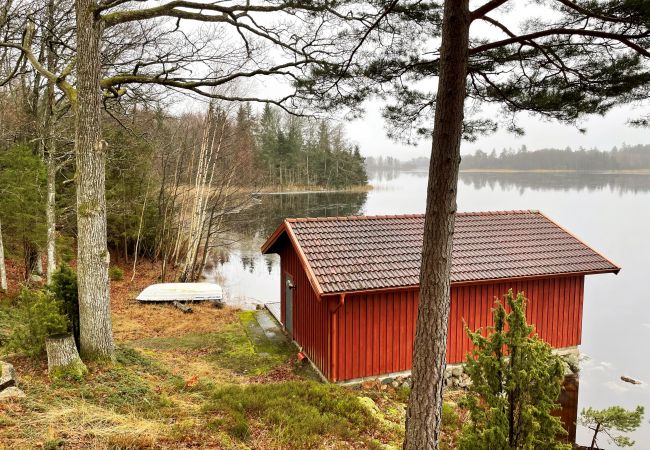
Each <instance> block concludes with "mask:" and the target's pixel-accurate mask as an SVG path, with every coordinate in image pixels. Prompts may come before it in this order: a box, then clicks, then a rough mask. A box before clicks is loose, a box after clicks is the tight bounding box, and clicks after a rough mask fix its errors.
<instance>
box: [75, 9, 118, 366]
mask: <svg viewBox="0 0 650 450" xmlns="http://www.w3.org/2000/svg"><path fill="white" fill-rule="evenodd" d="M96 8H97V3H96V2H95V0H75V9H76V13H77V89H78V98H77V110H76V114H75V131H76V133H75V151H76V156H77V178H76V182H77V229H78V231H77V233H78V238H77V245H78V250H77V253H78V278H79V322H80V328H81V334H80V340H81V342H80V345H81V354H82V357H84V358H90V359H112V358H113V352H114V344H113V333H112V326H111V308H110V299H109V282H108V266H109V262H110V255H109V253H108V248H107V242H106V190H105V169H106V147H107V144H106V143H105V142H104V141H102V139H101V128H100V127H101V124H100V118H101V109H100V107H101V91H100V87H99V80H100V76H101V64H100V56H101V55H100V51H101V36H102V23H101V21H99V20H97V17H96Z"/></svg>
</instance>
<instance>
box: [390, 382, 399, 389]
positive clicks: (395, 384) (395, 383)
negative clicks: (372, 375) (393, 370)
mask: <svg viewBox="0 0 650 450" xmlns="http://www.w3.org/2000/svg"><path fill="white" fill-rule="evenodd" d="M390 385H391V386H392V387H394V388H395V389H397V388H398V387H400V384H399V383H398V382H397V381H393V382H392V383H391V384H390Z"/></svg>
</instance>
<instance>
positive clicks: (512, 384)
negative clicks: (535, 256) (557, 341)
mask: <svg viewBox="0 0 650 450" xmlns="http://www.w3.org/2000/svg"><path fill="white" fill-rule="evenodd" d="M505 300H506V303H507V306H509V310H510V312H507V311H506V309H505V307H504V305H503V304H502V303H501V302H499V301H497V302H496V307H495V308H494V309H493V310H492V311H493V312H492V314H493V316H494V326H492V327H488V329H487V335H485V334H483V333H482V332H481V331H482V330H480V329H479V330H478V331H476V332H472V331H470V330H467V333H468V335H469V337H470V339H471V340H472V343H473V344H474V349H473V350H472V353H471V354H470V356H469V357H468V359H467V363H466V364H465V372H466V373H467V374H468V375H469V377H470V379H471V381H472V383H471V385H470V387H469V392H468V394H467V396H466V397H465V399H464V400H463V402H462V403H463V406H464V407H466V408H467V409H468V410H469V415H470V420H469V421H468V422H466V423H465V425H464V426H463V430H462V433H461V436H460V441H459V445H458V448H459V449H460V450H491V449H495V448H498V449H501V450H514V449H533V448H535V449H537V448H543V449H546V450H567V449H570V448H571V446H570V445H568V444H563V443H561V442H559V441H558V438H559V437H560V436H564V435H566V431H564V429H563V428H562V422H561V421H560V419H559V418H558V417H555V416H553V415H552V414H551V413H552V411H553V410H555V409H556V408H557V407H558V405H557V404H556V401H557V398H558V396H559V395H560V388H561V383H562V380H563V379H564V365H563V364H562V360H561V359H560V358H559V357H558V356H557V355H555V354H554V353H553V351H552V350H551V347H550V345H548V344H547V343H546V342H544V341H543V340H541V339H540V338H539V337H538V336H537V335H536V334H535V333H534V327H533V326H531V325H528V323H527V322H526V302H527V300H526V298H525V297H524V295H523V293H521V292H520V293H518V294H517V296H516V297H515V295H514V294H513V292H512V290H510V291H508V293H507V294H506V296H505Z"/></svg>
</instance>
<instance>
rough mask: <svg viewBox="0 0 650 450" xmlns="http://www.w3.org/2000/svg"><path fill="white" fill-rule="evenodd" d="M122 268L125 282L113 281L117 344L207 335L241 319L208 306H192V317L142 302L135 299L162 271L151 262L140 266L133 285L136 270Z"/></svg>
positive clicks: (114, 328) (228, 311) (114, 331)
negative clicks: (159, 338)
mask: <svg viewBox="0 0 650 450" xmlns="http://www.w3.org/2000/svg"><path fill="white" fill-rule="evenodd" d="M122 269H123V270H124V279H123V280H120V281H112V282H111V310H112V311H113V333H114V335H115V339H116V340H117V341H121V342H124V341H132V340H137V339H144V338H150V337H173V336H181V335H183V334H186V333H190V332H194V333H207V332H211V331H214V330H218V329H221V327H222V326H224V325H225V324H227V323H231V322H233V321H234V320H236V319H237V313H236V311H235V310H232V309H217V308H214V307H213V306H212V305H209V304H206V303H198V304H195V305H192V309H194V311H195V312H194V314H192V315H191V316H188V315H185V314H184V313H183V312H182V311H180V310H179V309H177V308H174V307H173V306H171V305H169V304H146V303H144V304H143V303H140V302H138V301H137V300H135V297H136V296H137V295H138V294H139V293H140V292H141V291H142V290H143V289H144V288H145V287H147V286H149V285H150V284H152V283H155V282H156V279H157V277H158V276H159V274H160V268H159V267H158V266H157V265H152V264H150V263H148V262H145V263H141V264H139V265H138V267H137V268H136V278H135V279H134V281H133V282H131V281H130V279H131V273H132V272H131V270H132V268H130V267H129V268H127V267H122Z"/></svg>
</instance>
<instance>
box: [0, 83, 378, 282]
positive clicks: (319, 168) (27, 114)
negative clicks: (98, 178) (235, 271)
mask: <svg viewBox="0 0 650 450" xmlns="http://www.w3.org/2000/svg"><path fill="white" fill-rule="evenodd" d="M14 87H15V86H14ZM0 97H1V98H0V103H1V104H2V105H3V106H4V108H3V111H2V113H0V114H1V116H2V117H1V118H2V123H3V127H2V130H0V186H2V187H1V188H0V189H1V192H2V194H3V195H1V196H0V223H1V226H2V238H3V242H4V252H5V253H6V255H7V257H9V258H12V259H18V260H21V261H22V262H23V265H24V267H25V269H24V271H23V279H24V280H27V279H29V277H30V274H32V273H36V274H44V273H45V271H44V269H43V268H42V261H43V259H47V258H44V256H45V254H46V248H48V239H54V240H55V241H56V247H55V250H54V252H55V257H58V258H60V259H63V260H66V261H69V260H70V259H72V257H73V254H74V246H75V236H76V225H77V223H76V194H75V190H74V179H75V170H76V169H75V160H74V155H73V145H72V143H73V140H74V135H73V133H72V132H71V129H72V127H71V126H70V125H71V123H70V122H71V120H72V117H69V116H68V115H67V114H65V113H64V114H62V116H61V117H59V118H58V120H57V123H56V128H55V130H53V131H52V134H53V138H52V139H51V140H50V143H54V142H55V143H56V145H53V148H54V149H55V150H54V151H53V152H52V161H49V162H48V157H49V151H48V149H47V148H45V145H44V142H45V139H43V138H42V137H40V136H39V135H38V134H37V135H36V137H35V135H34V130H35V129H36V130H39V129H42V126H41V121H42V110H41V109H42V108H43V107H44V106H43V102H42V101H41V102H38V103H37V104H36V107H35V108H32V109H31V110H30V109H26V108H25V105H33V102H32V100H29V101H28V100H24V101H23V100H21V92H20V91H19V90H17V89H16V90H12V89H10V88H6V89H5V90H4V91H3V92H2V93H1V95H0ZM12 99H13V101H12ZM106 116H107V117H106V120H105V121H104V125H103V130H102V132H103V136H104V140H105V142H106V148H107V166H106V212H107V239H108V245H109V249H110V251H111V255H112V260H113V261H116V262H119V261H121V262H122V263H125V262H127V261H133V260H134V259H136V258H138V257H145V258H148V259H151V260H154V261H165V262H166V263H171V265H172V266H174V267H177V266H181V267H182V271H181V277H182V278H183V279H194V278H196V276H197V271H198V270H199V269H198V267H199V266H200V265H201V264H202V263H204V262H205V258H207V257H208V254H209V253H210V251H211V249H212V248H214V247H217V246H219V245H221V244H223V240H222V239H221V236H223V235H225V234H226V233H227V232H228V230H229V228H230V227H232V226H236V225H232V224H231V223H230V221H229V214H230V213H231V212H233V211H237V210H240V209H241V208H246V207H249V206H250V202H251V194H254V193H255V192H259V191H276V190H292V189H300V190H341V189H343V190H345V189H350V188H353V187H356V186H364V185H366V184H367V177H366V173H365V167H364V159H363V157H362V156H361V155H360V152H359V148H358V147H356V146H354V145H352V144H351V143H349V142H348V141H347V139H346V138H345V135H344V129H343V126H342V125H340V124H334V123H332V122H330V121H327V120H317V119H313V118H303V117H297V116H291V115H289V114H287V113H285V112H282V111H281V110H279V109H277V108H274V107H272V106H269V105H267V106H265V107H264V108H262V109H261V110H260V111H259V112H258V111H254V110H253V108H252V106H251V105H250V104H239V105H233V104H221V103H218V102H214V101H213V102H211V103H210V104H209V106H208V107H207V111H206V112H203V113H201V112H194V113H185V114H178V115H172V114H170V113H168V112H167V111H166V109H165V108H164V107H163V106H161V105H159V104H158V105H156V104H154V105H148V104H134V105H131V107H130V108H129V109H128V110H126V111H122V112H118V111H111V113H110V114H106ZM50 166H52V167H50ZM48 169H49V170H51V171H53V172H54V182H53V185H48ZM49 196H52V197H54V199H55V200H54V201H53V202H52V204H48V197H49ZM48 214H52V216H53V217H56V220H55V221H54V220H53V219H52V225H53V226H54V227H55V233H53V234H52V235H49V236H50V237H49V238H48V224H47V220H46V217H47V215H48ZM188 260H189V261H190V262H189V263H188V262H187V261H188ZM161 276H162V278H163V279H164V278H166V277H167V276H168V273H167V268H166V264H165V265H164V268H163V273H162V274H161Z"/></svg>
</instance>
